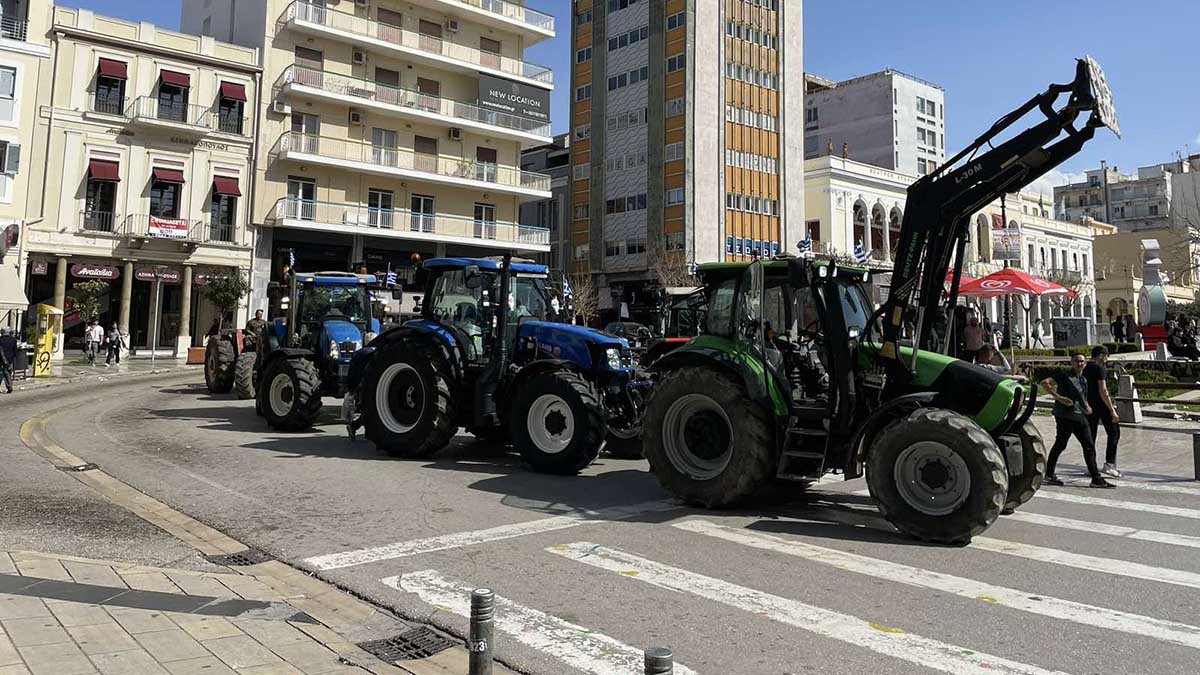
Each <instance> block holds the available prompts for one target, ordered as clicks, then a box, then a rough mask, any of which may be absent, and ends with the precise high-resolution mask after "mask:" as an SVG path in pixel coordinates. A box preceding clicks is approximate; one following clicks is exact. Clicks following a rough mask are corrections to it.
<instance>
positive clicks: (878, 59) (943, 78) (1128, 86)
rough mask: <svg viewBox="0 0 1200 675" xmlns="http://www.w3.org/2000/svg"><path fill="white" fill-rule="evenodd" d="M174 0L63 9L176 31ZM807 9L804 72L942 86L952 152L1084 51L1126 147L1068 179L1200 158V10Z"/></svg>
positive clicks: (562, 5)
mask: <svg viewBox="0 0 1200 675" xmlns="http://www.w3.org/2000/svg"><path fill="white" fill-rule="evenodd" d="M191 1H194V2H198V1H199V0H191ZM705 1H713V2H715V1H716V0H705ZM791 1H792V0H784V2H791ZM179 3H180V0H66V2H65V3H64V4H68V5H80V6H84V7H89V8H91V9H93V10H95V11H96V12H97V13H101V14H109V15H114V16H120V17H124V18H129V19H137V20H145V21H150V22H153V23H156V24H158V25H160V26H164V27H167V28H175V27H177V26H178V22H179ZM528 4H529V6H530V7H533V8H535V9H540V10H542V11H550V12H553V13H554V14H555V15H556V17H557V20H558V37H557V38H556V39H555V40H553V41H548V42H544V43H542V44H540V45H537V46H536V47H533V48H532V49H530V50H529V51H528V52H527V54H526V59H527V60H529V61H533V62H536V63H541V64H545V65H548V66H551V67H553V68H554V70H555V74H556V78H557V80H558V82H557V84H558V86H557V89H556V90H555V92H554V107H553V111H552V114H553V119H554V126H555V129H556V130H557V131H563V130H565V129H566V128H567V126H568V99H569V89H570V72H571V71H570V64H571V46H570V27H571V19H570V2H569V0H529V2H528ZM804 10H805V15H804V33H805V36H804V37H805V44H804V52H805V53H804V65H805V69H806V70H808V71H809V72H812V73H816V74H819V75H822V76H825V77H829V78H833V79H844V78H849V77H854V76H856V75H862V74H865V73H869V72H874V71H877V70H881V69H883V68H887V67H891V68H896V69H899V70H902V71H905V72H908V73H911V74H913V75H917V76H919V77H922V78H924V79H927V80H932V81H933V82H937V83H938V84H940V85H942V86H943V87H944V88H945V90H946V110H947V113H948V114H947V119H946V130H947V133H948V134H949V137H948V140H949V142H948V143H947V148H946V149H947V151H948V152H950V151H952V149H953V148H958V147H961V146H963V145H965V144H966V143H968V142H970V140H971V139H972V138H974V137H975V136H977V135H978V134H979V133H981V132H982V131H983V130H984V129H986V128H987V127H988V126H989V125H990V124H991V123H992V122H993V121H995V119H996V118H997V117H999V116H1000V115H1001V114H1003V113H1006V112H1008V111H1009V110H1011V109H1012V108H1015V107H1016V106H1018V105H1019V104H1021V103H1023V102H1024V101H1025V100H1027V99H1028V98H1029V97H1030V96H1032V95H1033V94H1035V93H1037V92H1039V91H1041V90H1042V89H1043V88H1045V86H1046V85H1047V84H1049V83H1050V82H1054V81H1058V82H1062V81H1067V80H1069V79H1070V78H1071V77H1072V76H1073V75H1074V62H1073V60H1072V59H1074V58H1075V57H1077V56H1082V55H1084V54H1091V55H1092V56H1094V57H1095V58H1096V59H1097V60H1098V61H1099V62H1100V63H1101V65H1103V66H1104V68H1105V71H1106V72H1107V74H1108V79H1109V82H1110V84H1111V85H1112V87H1113V91H1114V95H1115V98H1116V103H1117V110H1118V112H1119V114H1120V117H1121V127H1122V131H1123V132H1124V140H1120V141H1118V140H1117V139H1116V138H1115V137H1113V136H1112V135H1111V134H1108V132H1103V133H1100V134H1098V135H1097V140H1095V141H1092V142H1091V143H1090V144H1089V145H1088V146H1087V147H1086V148H1085V149H1084V151H1083V152H1082V153H1080V154H1079V155H1078V156H1076V157H1075V158H1074V159H1073V160H1071V161H1070V162H1068V163H1067V165H1066V166H1064V167H1062V169H1063V170H1064V171H1066V172H1080V171H1082V170H1084V169H1086V168H1090V167H1094V166H1097V165H1098V164H1099V162H1100V160H1101V159H1107V160H1108V161H1109V163H1110V164H1115V165H1117V166H1119V167H1120V168H1122V169H1123V170H1132V169H1133V168H1134V167H1136V166H1138V165H1145V164H1151V163H1155V162H1163V161H1168V160H1169V159H1170V158H1171V157H1172V156H1173V155H1174V153H1175V152H1176V151H1182V150H1184V149H1185V146H1190V147H1191V148H1192V150H1193V152H1200V75H1197V71H1198V69H1197V65H1198V60H1200V56H1198V54H1197V51H1196V47H1197V44H1200V42H1198V37H1197V27H1198V26H1200V2H1190V1H1185V0H1140V1H1139V2H1130V1H1129V0H1119V1H1118V0H1091V1H1090V2H1081V1H1079V0H1074V1H1071V2H1064V1H1062V0H1036V1H1035V0H1007V1H1006V2H980V1H970V2H964V1H963V0H925V2H921V3H912V2H896V1H895V0H842V1H836V0H809V1H808V2H806V3H805V8H804Z"/></svg>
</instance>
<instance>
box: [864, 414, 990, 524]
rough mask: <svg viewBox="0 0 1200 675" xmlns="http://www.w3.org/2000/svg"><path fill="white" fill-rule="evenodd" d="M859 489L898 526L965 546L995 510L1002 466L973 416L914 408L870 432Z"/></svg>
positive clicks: (988, 439) (987, 436) (880, 511)
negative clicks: (864, 475)
mask: <svg viewBox="0 0 1200 675" xmlns="http://www.w3.org/2000/svg"><path fill="white" fill-rule="evenodd" d="M867 487H868V488H869V489H870V492H871V496H872V497H873V498H874V499H875V504H876V507H877V508H878V509H879V513H880V514H881V515H882V516H883V517H884V518H886V519H887V520H888V521H889V522H891V523H892V525H895V526H896V529H898V530H900V531H901V532H903V533H905V534H907V535H909V536H912V537H915V538H917V539H921V540H924V541H931V542H936V543H941V544H965V543H967V542H969V541H971V537H973V536H975V535H977V534H979V533H980V532H983V531H984V530H986V529H987V528H988V527H989V526H991V524H992V523H993V522H995V521H996V518H997V517H998V516H999V515H1000V510H1001V509H1002V508H1003V507H1004V503H1005V500H1006V499H1007V496H1008V471H1007V469H1006V467H1005V464H1004V456H1003V455H1002V453H1001V452H1000V448H999V447H997V446H996V442H995V441H994V440H992V437H991V436H989V435H988V434H987V432H985V431H984V430H983V429H982V428H980V427H979V425H978V424H976V423H975V422H974V421H972V420H971V419H969V418H967V417H964V416H963V415H960V414H958V413H955V412H951V411H949V410H945V409H942V408H920V409H918V410H915V411H913V412H912V413H910V414H909V415H908V416H907V417H905V418H903V419H900V420H898V421H896V422H893V423H892V424H891V425H889V426H888V427H887V428H886V429H884V430H883V431H882V432H880V433H879V435H878V436H877V437H876V439H875V441H874V443H873V444H872V446H871V449H870V454H869V456H868V457H867Z"/></svg>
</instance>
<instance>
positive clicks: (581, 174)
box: [574, 163, 592, 180]
mask: <svg viewBox="0 0 1200 675" xmlns="http://www.w3.org/2000/svg"><path fill="white" fill-rule="evenodd" d="M574 173H575V180H587V179H588V178H591V176H592V165H591V164H588V163H584V164H576V165H575V169H574Z"/></svg>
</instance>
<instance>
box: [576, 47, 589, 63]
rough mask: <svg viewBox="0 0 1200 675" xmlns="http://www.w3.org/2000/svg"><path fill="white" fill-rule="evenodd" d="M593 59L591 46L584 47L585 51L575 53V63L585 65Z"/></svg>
mask: <svg viewBox="0 0 1200 675" xmlns="http://www.w3.org/2000/svg"><path fill="white" fill-rule="evenodd" d="M591 59H592V48H591V47H590V46H589V47H584V48H583V49H580V50H579V51H577V52H575V63H583V62H585V61H590V60H591Z"/></svg>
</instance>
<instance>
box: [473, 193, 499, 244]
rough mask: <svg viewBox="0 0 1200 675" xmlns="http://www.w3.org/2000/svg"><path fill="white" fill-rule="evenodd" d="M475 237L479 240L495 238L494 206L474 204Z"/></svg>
mask: <svg viewBox="0 0 1200 675" xmlns="http://www.w3.org/2000/svg"><path fill="white" fill-rule="evenodd" d="M475 236H476V238H479V239H495V238H496V205H495V204H484V203H482V202H475Z"/></svg>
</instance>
